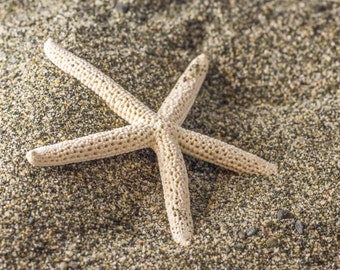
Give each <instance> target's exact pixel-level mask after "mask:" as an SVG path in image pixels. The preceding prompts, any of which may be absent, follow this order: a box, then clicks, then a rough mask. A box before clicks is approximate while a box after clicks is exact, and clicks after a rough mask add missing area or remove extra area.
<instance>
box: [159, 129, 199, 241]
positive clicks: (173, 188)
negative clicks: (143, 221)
mask: <svg viewBox="0 0 340 270" xmlns="http://www.w3.org/2000/svg"><path fill="white" fill-rule="evenodd" d="M153 149H154V150H155V152H156V154H157V158H158V163H159V169H160V173H161V179H162V185H163V192H164V199H165V207H166V212H167V215H168V219H169V224H170V230H171V234H172V237H173V239H174V240H175V242H177V243H179V244H180V245H183V246H187V245H188V244H189V243H190V239H191V237H192V234H193V221H192V217H191V212H190V197H189V187H188V174H187V171H186V167H185V164H184V159H183V155H182V152H181V149H180V146H179V145H178V143H177V141H176V139H175V137H174V136H171V135H170V136H168V134H164V133H163V134H161V135H160V136H158V137H156V146H155V147H153Z"/></svg>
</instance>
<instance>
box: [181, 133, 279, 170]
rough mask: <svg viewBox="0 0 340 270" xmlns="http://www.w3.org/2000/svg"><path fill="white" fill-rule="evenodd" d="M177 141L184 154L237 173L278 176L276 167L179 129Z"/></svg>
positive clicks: (222, 144) (239, 150)
mask: <svg viewBox="0 0 340 270" xmlns="http://www.w3.org/2000/svg"><path fill="white" fill-rule="evenodd" d="M178 130H179V136H178V141H179V144H180V146H181V147H182V150H183V152H184V153H186V154H189V155H191V156H194V157H197V158H199V159H202V160H205V161H207V162H210V163H213V164H216V165H219V166H221V167H224V168H226V169H228V170H231V171H234V172H238V173H248V174H258V175H259V174H261V175H270V174H276V175H277V174H278V172H277V166H276V165H275V164H272V163H269V162H268V161H265V160H264V159H262V158H260V157H258V156H256V155H253V154H251V153H248V152H246V151H243V150H241V149H239V148H237V147H235V146H233V145H230V144H227V143H225V142H222V141H220V140H217V139H214V138H211V137H208V136H205V135H202V134H200V133H197V132H193V131H190V130H187V129H184V128H181V127H179V128H178Z"/></svg>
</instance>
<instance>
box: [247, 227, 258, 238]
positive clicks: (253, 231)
mask: <svg viewBox="0 0 340 270" xmlns="http://www.w3.org/2000/svg"><path fill="white" fill-rule="evenodd" d="M257 231H258V228H255V227H252V228H248V229H246V235H247V237H249V236H253V235H255V234H256V233H257Z"/></svg>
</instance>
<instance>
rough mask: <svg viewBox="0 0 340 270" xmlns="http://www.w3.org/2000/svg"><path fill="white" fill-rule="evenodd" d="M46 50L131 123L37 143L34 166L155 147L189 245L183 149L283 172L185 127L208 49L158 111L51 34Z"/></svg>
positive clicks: (174, 219)
mask: <svg viewBox="0 0 340 270" xmlns="http://www.w3.org/2000/svg"><path fill="white" fill-rule="evenodd" d="M44 51H45V53H46V55H47V57H48V58H49V59H50V60H51V61H52V62H53V63H54V64H55V65H56V66H58V67H59V68H60V69H62V70H63V71H65V72H66V73H68V74H70V75H72V76H74V77H75V78H77V79H78V80H80V81H81V82H82V83H83V84H85V85H86V86H87V87H89V88H90V89H92V90H93V91H94V92H95V93H96V94H98V95H99V96H100V97H101V98H102V99H103V100H104V101H105V102H106V103H107V105H108V106H109V107H110V108H111V109H112V110H113V111H115V112H116V113H117V114H118V115H119V116H121V117H122V118H124V119H125V120H126V121H128V122H129V123H130V125H128V126H125V127H121V128H117V129H114V130H111V131H106V132H100V133H96V134H92V135H89V136H85V137H81V138H77V139H74V140H68V141H64V142H60V143H57V144H53V145H49V146H43V147H40V148H36V149H33V150H31V151H29V152H28V153H27V155H26V157H27V159H28V161H29V162H30V163H31V164H32V165H34V166H57V165H64V164H69V163H75V162H83V161H88V160H94V159H99V158H106V157H111V156H115V155H119V154H123V153H127V152H130V151H135V150H138V149H142V148H147V147H150V148H152V149H153V150H154V151H155V152H156V154H157V159H158V163H159V168H160V173H161V179H162V185H163V192H164V199H165V206H166V212H167V216H168V219H169V224H170V230H171V233H172V236H173V239H174V240H175V241H176V242H177V243H179V244H181V245H184V246H185V245H188V244H189V243H190V239H191V237H192V234H193V221H192V217H191V213H190V198H189V188H188V175H187V171H186V167H185V163H184V159H183V155H182V151H183V152H184V153H186V154H189V155H192V156H194V157H197V158H200V159H203V160H205V161H208V162H211V163H214V164H217V165H219V166H222V167H224V168H227V169H229V170H232V171H235V172H238V173H249V174H263V175H269V174H277V167H276V166H275V165H274V164H271V163H269V162H267V161H265V160H263V159H261V158H259V157H257V156H255V155H253V154H250V153H247V152H245V151H243V150H241V149H238V148H236V147H235V146H232V145H229V144H227V143H224V142H222V141H219V140H216V139H213V138H211V137H208V136H205V135H202V134H199V133H196V132H194V131H190V130H186V129H184V128H182V127H180V125H181V124H182V123H183V121H184V119H185V117H186V116H187V114H188V112H189V110H190V108H191V106H192V105H193V103H194V101H195V98H196V95H197V93H198V91H199V89H200V87H201V85H202V83H203V80H204V78H205V75H206V73H207V70H208V59H207V57H206V56H205V55H204V54H202V55H199V56H198V57H196V58H195V59H194V60H193V61H192V62H191V63H190V64H189V66H188V67H187V69H186V70H185V72H184V73H183V75H182V76H181V77H180V78H179V80H178V81H177V83H176V85H175V87H174V89H173V90H172V91H171V92H170V94H169V96H168V97H167V98H166V99H165V101H164V102H163V104H162V105H161V107H160V109H159V110H158V112H157V113H155V112H153V111H152V110H150V109H149V108H148V107H147V106H145V105H144V104H143V103H142V102H140V101H139V100H138V99H136V98H135V97H134V96H133V95H131V94H130V93H129V92H127V91H125V90H124V89H123V88H122V87H121V86H120V85H119V84H117V83H115V82H114V81H113V80H112V79H111V78H109V77H108V76H106V75H105V74H103V73H102V72H101V71H99V70H98V69H97V68H95V67H94V66H92V65H91V64H89V63H88V62H86V61H85V60H83V59H81V58H79V57H77V56H75V55H74V54H72V53H70V52H68V51H67V50H65V49H63V48H62V47H61V46H59V45H58V44H56V43H54V42H53V41H52V40H51V39H49V40H47V41H46V43H45V46H44Z"/></svg>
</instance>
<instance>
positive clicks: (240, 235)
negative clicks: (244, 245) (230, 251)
mask: <svg viewBox="0 0 340 270" xmlns="http://www.w3.org/2000/svg"><path fill="white" fill-rule="evenodd" d="M238 238H240V239H242V240H244V239H246V233H245V232H244V231H239V232H238Z"/></svg>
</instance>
